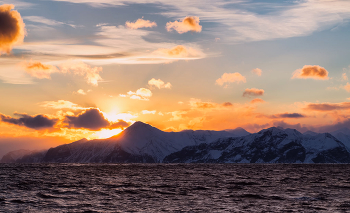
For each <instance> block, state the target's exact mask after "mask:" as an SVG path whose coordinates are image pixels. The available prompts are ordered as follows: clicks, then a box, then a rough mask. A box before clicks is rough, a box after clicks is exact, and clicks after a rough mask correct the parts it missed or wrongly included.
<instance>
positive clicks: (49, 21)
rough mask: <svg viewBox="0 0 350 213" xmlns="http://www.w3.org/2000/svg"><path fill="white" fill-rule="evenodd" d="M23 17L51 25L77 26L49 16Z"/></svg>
mask: <svg viewBox="0 0 350 213" xmlns="http://www.w3.org/2000/svg"><path fill="white" fill-rule="evenodd" d="M23 19H24V20H26V21H30V22H35V23H40V24H46V25H49V26H57V25H68V26H71V27H73V28H75V27H76V26H75V25H73V24H67V23H64V22H60V21H56V20H52V19H48V18H45V17H43V16H24V17H23Z"/></svg>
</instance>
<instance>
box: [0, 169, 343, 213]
mask: <svg viewBox="0 0 350 213" xmlns="http://www.w3.org/2000/svg"><path fill="white" fill-rule="evenodd" d="M0 212H206V213H211V212H350V165H347V164H0Z"/></svg>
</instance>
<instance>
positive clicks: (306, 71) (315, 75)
mask: <svg viewBox="0 0 350 213" xmlns="http://www.w3.org/2000/svg"><path fill="white" fill-rule="evenodd" d="M294 78H303V79H307V78H312V79H315V80H328V79H329V77H328V71H327V70H326V69H325V68H323V67H320V66H318V65H313V66H311V65H305V66H304V67H303V68H302V69H298V70H295V71H294V73H293V76H292V79H294Z"/></svg>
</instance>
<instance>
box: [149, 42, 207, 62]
mask: <svg viewBox="0 0 350 213" xmlns="http://www.w3.org/2000/svg"><path fill="white" fill-rule="evenodd" d="M153 53H154V54H156V55H159V56H163V57H166V58H184V59H186V58H200V57H203V56H204V54H203V53H202V52H201V51H199V50H195V49H193V48H191V47H188V48H186V47H185V46H183V45H177V46H176V47H173V48H159V49H157V50H156V51H154V52H153Z"/></svg>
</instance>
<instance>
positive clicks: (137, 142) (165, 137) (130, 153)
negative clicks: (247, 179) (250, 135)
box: [19, 122, 236, 163]
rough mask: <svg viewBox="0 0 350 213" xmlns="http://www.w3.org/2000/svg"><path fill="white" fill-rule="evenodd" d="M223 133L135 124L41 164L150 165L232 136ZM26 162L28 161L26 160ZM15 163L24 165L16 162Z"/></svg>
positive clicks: (52, 153) (68, 147)
mask: <svg viewBox="0 0 350 213" xmlns="http://www.w3.org/2000/svg"><path fill="white" fill-rule="evenodd" d="M235 136H236V135H235V134H233V133H231V132H227V131H208V130H198V131H193V130H185V131H182V132H163V131H161V130H159V129H157V128H155V127H153V126H151V125H148V124H145V123H142V122H135V123H134V124H133V125H131V126H130V127H128V128H127V129H125V130H124V131H123V132H122V133H120V134H119V135H116V136H113V137H111V138H108V139H99V140H91V141H88V140H86V139H82V140H80V141H76V142H73V143H71V144H64V145H60V146H58V147H55V148H51V149H49V150H48V151H47V153H46V154H45V156H44V157H43V159H42V162H64V163H136V162H138V163H143V162H148V163H153V162H162V161H163V159H164V157H165V156H167V155H169V154H171V153H173V152H177V151H179V150H181V149H182V148H184V147H186V146H193V145H198V144H201V143H210V142H212V141H214V140H217V139H218V138H226V137H235ZM29 161H30V160H29ZM19 162H25V159H24V160H20V161H19Z"/></svg>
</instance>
